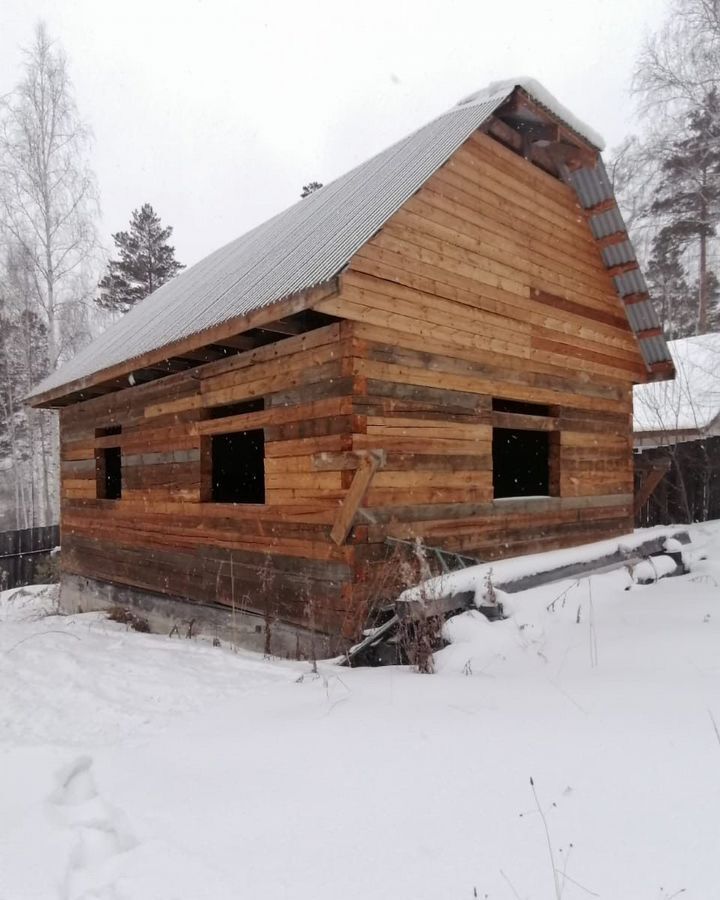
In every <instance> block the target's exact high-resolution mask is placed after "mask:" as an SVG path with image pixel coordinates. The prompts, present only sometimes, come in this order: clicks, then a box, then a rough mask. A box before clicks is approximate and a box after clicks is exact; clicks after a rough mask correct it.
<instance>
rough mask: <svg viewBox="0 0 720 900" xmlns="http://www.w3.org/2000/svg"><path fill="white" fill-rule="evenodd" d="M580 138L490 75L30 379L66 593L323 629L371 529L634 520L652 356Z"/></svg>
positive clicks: (494, 549) (253, 624)
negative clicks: (638, 407)
mask: <svg viewBox="0 0 720 900" xmlns="http://www.w3.org/2000/svg"><path fill="white" fill-rule="evenodd" d="M601 145H602V141H601V139H600V138H599V137H598V136H597V135H596V134H595V133H594V132H593V131H592V130H591V129H590V128H588V127H587V126H586V125H584V124H583V123H582V122H579V121H578V120H576V119H575V118H574V117H573V116H571V114H570V113H569V112H568V111H567V110H566V109H564V108H563V107H562V106H561V105H560V104H559V103H558V102H557V101H556V100H555V99H554V98H553V97H552V96H551V95H550V94H548V93H547V92H546V91H545V90H544V89H543V88H542V87H541V86H540V85H538V84H537V83H535V82H530V81H523V82H521V83H518V82H515V81H511V82H506V83H502V84H495V85H493V86H491V87H490V88H489V89H487V90H484V91H481V92H479V93H477V94H474V95H472V96H470V97H468V98H466V99H465V100H463V101H461V102H460V103H458V104H457V105H456V106H454V107H453V108H452V109H450V110H448V111H447V112H445V113H443V114H442V115H440V116H439V117H438V118H436V119H435V120H434V121H432V122H430V123H429V124H427V125H425V126H424V127H422V128H420V129H419V130H417V131H415V132H414V133H413V134H411V135H410V136H408V137H406V138H405V139H403V140H401V141H399V142H398V143H396V144H394V145H393V146H392V147H390V148H389V149H387V150H385V151H383V152H381V153H379V154H378V155H377V156H375V157H373V158H372V159H370V160H369V161H367V162H365V163H363V164H362V165H360V166H358V167H357V168H355V169H354V170H352V171H351V172H349V173H348V174H346V175H344V176H343V177H341V178H339V179H338V180H336V181H334V182H333V183H331V184H328V185H326V186H325V187H323V188H322V189H321V190H318V191H317V192H315V193H313V194H311V195H310V196H308V197H306V198H304V199H302V200H301V201H300V202H299V203H297V204H295V205H294V206H292V207H291V208H289V209H287V210H286V211H285V212H282V213H280V214H279V215H277V216H275V217H274V218H273V219H271V220H270V221H268V222H266V223H265V224H263V225H261V226H259V227H258V228H255V229H254V230H253V231H251V232H249V233H248V234H246V235H244V236H243V237H240V238H239V239H237V240H236V241H234V242H233V243H231V244H229V245H227V246H226V247H224V248H222V249H220V250H218V251H216V252H215V253H213V254H211V255H210V256H209V257H207V258H206V259H204V260H202V261H201V262H199V263H197V264H196V265H195V266H193V267H192V268H190V269H188V270H187V271H185V272H183V273H182V274H180V275H179V276H177V277H176V278H175V279H173V280H172V281H170V282H169V283H167V284H165V285H164V286H162V287H161V288H160V289H159V290H157V291H156V292H155V293H154V294H152V295H151V296H149V297H148V298H146V299H145V300H144V301H143V302H142V303H140V304H139V305H138V306H137V307H136V308H134V309H133V310H132V311H131V312H130V313H128V314H127V315H126V316H125V317H124V318H123V319H122V320H120V321H119V322H117V323H116V324H114V325H113V326H112V327H111V328H109V329H108V330H107V331H106V332H105V333H104V334H103V335H102V336H101V337H99V338H98V339H97V340H96V341H95V342H94V343H93V344H91V345H90V346H89V347H88V348H87V349H86V350H84V351H83V352H81V353H80V354H79V355H78V356H77V357H75V358H74V359H73V360H71V361H70V362H68V363H67V364H66V365H64V366H63V367H62V368H61V369H60V370H59V371H57V372H56V373H54V374H52V375H51V376H50V377H49V378H47V379H46V380H45V381H44V382H43V383H42V384H40V385H39V386H38V387H37V388H36V390H35V392H34V394H33V396H32V398H31V400H30V402H31V403H32V404H33V405H34V406H36V407H43V408H57V409H59V415H60V441H61V459H62V486H61V490H62V521H61V528H62V567H63V572H64V575H63V588H62V595H63V598H64V601H63V602H64V603H65V605H66V606H67V607H68V608H72V609H74V608H78V607H79V608H88V607H89V606H90V605H91V604H93V603H95V604H96V605H97V604H100V601H101V600H102V601H103V602H106V603H111V602H116V603H117V602H121V603H137V604H139V605H141V606H144V608H145V609H155V610H159V611H161V612H163V613H164V614H165V615H166V617H172V615H173V614H174V611H177V615H178V617H180V616H181V615H182V616H183V617H185V618H186V619H189V620H191V619H195V620H196V621H198V622H201V621H203V620H204V621H208V617H210V618H212V616H213V615H215V616H218V617H221V616H225V617H226V620H227V616H230V615H231V616H232V621H233V623H236V622H237V621H240V620H242V622H243V629H244V636H245V638H246V640H247V641H248V642H252V641H254V642H255V645H257V646H260V647H262V646H263V642H265V643H264V645H265V646H266V647H267V645H268V642H269V636H268V633H269V628H270V626H271V625H272V626H274V627H275V634H278V633H280V632H282V640H283V647H284V649H285V651H286V652H292V647H291V646H290V645H291V643H292V641H293V640H295V641H296V642H297V644H296V648H297V649H298V650H299V651H300V652H302V648H301V639H302V640H305V638H306V637H307V635H308V634H310V633H312V634H315V635H317V636H320V639H321V640H322V646H323V647H324V648H332V647H342V646H343V645H347V643H348V642H351V641H352V640H353V639H354V638H355V637H356V636H357V635H358V633H359V632H360V630H361V629H362V627H363V624H364V622H365V618H366V613H367V607H368V603H369V602H371V601H372V599H373V598H372V596H371V594H372V591H373V588H371V585H372V584H375V583H376V582H374V581H373V573H374V572H375V573H376V572H377V567H378V566H379V565H380V563H381V561H382V560H383V559H385V558H386V557H387V554H388V543H387V541H388V539H399V540H408V541H413V540H415V539H417V538H420V539H422V541H424V542H425V543H426V544H427V545H429V546H432V547H440V548H443V549H445V550H449V551H454V552H458V553H463V554H468V555H471V556H474V557H477V558H479V559H482V560H492V559H496V558H500V557H507V556H513V555H518V554H525V553H532V552H536V551H543V550H549V549H553V548H560V547H567V546H569V545H575V544H581V543H584V542H588V541H594V540H598V539H601V538H607V537H611V536H614V535H618V534H621V533H623V532H627V531H630V530H631V529H632V527H633V465H632V424H631V419H632V391H633V385H634V384H638V383H641V382H647V381H650V380H659V379H667V378H671V377H672V375H673V367H672V361H671V358H670V355H669V353H668V350H667V346H666V344H665V341H664V338H663V335H662V330H661V328H660V326H659V322H658V319H657V317H656V315H655V313H654V311H653V307H652V304H651V302H650V299H649V297H648V293H647V288H646V285H645V281H644V280H643V276H642V274H641V272H640V270H639V268H638V263H637V261H636V258H635V253H634V251H633V247H632V244H631V243H630V241H629V240H628V235H627V233H626V229H625V225H624V224H623V220H622V217H621V215H620V212H619V210H618V207H617V204H616V201H615V198H614V196H613V191H612V188H611V185H610V182H609V180H608V176H607V174H606V171H605V169H604V167H603V162H602V159H601V156H600V150H601ZM374 567H375V568H374ZM274 639H275V638H273V640H274ZM273 649H274V648H273Z"/></svg>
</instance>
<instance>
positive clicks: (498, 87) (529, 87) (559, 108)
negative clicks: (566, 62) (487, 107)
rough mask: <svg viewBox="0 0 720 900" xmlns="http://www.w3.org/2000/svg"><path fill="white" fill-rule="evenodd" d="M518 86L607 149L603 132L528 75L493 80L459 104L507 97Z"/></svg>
mask: <svg viewBox="0 0 720 900" xmlns="http://www.w3.org/2000/svg"><path fill="white" fill-rule="evenodd" d="M516 87H521V88H522V89H523V90H524V91H526V93H528V94H530V96H531V97H532V98H533V100H537V102H538V103H539V104H540V105H541V106H544V107H545V108H546V109H548V110H549V111H550V112H551V113H553V115H555V116H557V118H558V119H560V120H561V121H563V122H564V123H565V124H566V125H567V126H568V127H569V128H571V129H572V130H573V131H574V132H576V133H577V134H579V135H580V136H581V137H584V138H585V140H587V141H589V142H590V143H591V144H593V146H595V147H597V149H598V150H604V149H605V139H604V138H603V136H602V135H601V134H599V133H598V132H597V131H595V129H594V128H591V127H590V126H589V125H588V124H587V123H586V122H583V120H582V119H579V118H578V117H577V116H576V115H574V114H573V113H572V112H570V110H569V109H568V108H567V107H566V106H563V104H562V103H560V101H559V100H558V99H557V97H555V96H554V95H553V94H551V93H550V91H549V90H547V88H545V87H544V86H543V85H542V84H540V82H539V81H537V80H536V79H535V78H530V77H528V76H527V75H521V76H518V77H517V78H509V79H506V80H504V81H493V82H492V83H491V84H489V85H488V86H487V87H486V88H483V90H481V91H476V92H475V93H474V94H470V95H469V96H468V97H465V98H463V99H462V100H460V101H459V102H458V106H468V105H469V104H471V103H485V102H486V101H487V100H488V98H490V97H494V96H497V95H504V96H506V97H507V96H509V95H510V94H511V93H512V92H513V91H514V90H515V88H516Z"/></svg>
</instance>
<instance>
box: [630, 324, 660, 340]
mask: <svg viewBox="0 0 720 900" xmlns="http://www.w3.org/2000/svg"><path fill="white" fill-rule="evenodd" d="M662 336H663V330H662V328H661V327H660V326H659V325H658V326H657V328H645V329H643V330H642V331H636V332H635V337H636V338H637V339H638V340H639V341H642V340H644V339H645V338H654V337H662Z"/></svg>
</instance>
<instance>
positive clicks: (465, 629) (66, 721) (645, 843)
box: [0, 523, 720, 900]
mask: <svg viewBox="0 0 720 900" xmlns="http://www.w3.org/2000/svg"><path fill="white" fill-rule="evenodd" d="M690 530H691V535H692V538H693V547H692V549H691V550H690V552H689V554H688V555H689V561H690V564H691V569H692V571H691V573H690V574H689V575H685V576H682V577H678V578H671V579H666V580H663V581H659V582H658V583H657V584H652V585H647V586H641V585H638V584H637V583H636V582H635V581H633V580H632V578H631V576H630V575H629V573H628V572H626V571H625V570H623V569H620V570H616V571H614V572H610V573H608V574H605V575H597V576H593V577H591V578H583V579H574V580H570V581H567V582H564V583H558V584H552V585H547V586H545V587H543V588H537V589H535V590H531V591H525V592H523V593H521V594H514V595H512V596H510V597H506V598H504V599H505V601H506V603H507V604H508V612H509V614H510V617H509V618H508V619H507V620H505V621H500V622H494V623H492V624H491V623H489V622H488V621H487V620H486V619H485V618H484V617H483V616H481V615H480V613H477V612H473V613H466V614H464V615H461V616H458V617H455V618H454V619H452V620H450V621H449V622H448V623H447V634H448V637H449V638H450V639H451V641H452V643H451V644H450V645H449V646H448V647H446V648H445V649H444V650H442V651H440V652H439V653H438V654H437V658H436V669H437V674H436V675H433V676H421V675H416V674H414V673H412V672H411V671H409V670H408V669H399V668H392V667H389V668H382V669H350V670H348V669H338V668H337V667H335V666H332V665H328V664H323V663H321V664H320V665H319V673H318V674H317V675H314V674H313V673H312V671H311V667H310V665H309V664H307V663H288V662H283V661H279V660H267V659H263V658H262V657H260V656H258V655H254V654H250V653H239V652H238V653H236V652H233V651H232V648H229V647H225V646H223V647H221V648H214V647H212V646H211V645H210V644H209V643H204V642H200V641H193V640H185V639H177V638H172V639H171V638H168V637H165V636H158V635H147V634H137V633H135V632H133V631H128V630H126V628H125V627H124V626H121V625H118V624H115V623H112V622H108V621H107V619H105V618H103V617H102V616H100V615H98V614H89V615H82V616H67V617H60V616H56V615H53V614H52V608H53V607H52V595H51V594H50V593H48V592H47V591H44V590H41V589H32V590H30V591H22V592H6V593H5V594H0V619H1V621H0V758H1V759H2V765H1V766H0V797H2V804H0V898H2V900H197V898H203V897H208V898H212V900H237V898H239V897H251V898H253V900H279V898H292V900H310V898H312V900H337V898H338V897H341V898H343V900H360V898H362V900H367V898H369V897H372V898H373V900H398V898H410V897H411V898H413V900H440V898H442V900H444V898H448V900H455V898H464V897H467V898H472V897H479V898H485V897H486V898H491V900H506V898H512V897H522V898H528V900H536V898H537V900H544V898H550V897H555V896H556V892H555V888H554V877H555V875H554V873H553V867H554V868H556V869H557V873H555V874H557V877H558V880H559V884H560V887H561V888H562V897H563V898H564V900H579V898H587V897H588V896H593V895H595V896H600V897H603V898H612V900H625V898H628V900H629V898H648V900H663V898H664V900H669V898H670V897H672V896H682V897H688V898H698V900H709V898H712V897H715V896H717V885H718V884H720V854H718V852H717V850H718V837H717V836H718V834H719V833H720V779H719V778H718V772H720V735H719V733H718V730H717V724H718V723H720V699H719V698H720V663H719V659H720V657H719V655H718V647H720V588H719V587H718V585H719V584H720V523H711V524H707V525H703V526H692V527H691V529H690ZM703 557H706V558H703ZM48 611H49V612H50V615H47V613H48ZM530 778H532V779H533V781H534V785H533V787H534V789H535V790H536V791H537V799H538V802H539V804H540V808H541V809H542V812H543V814H544V817H545V822H546V824H547V828H548V831H549V835H550V849H551V851H552V865H551V861H550V854H549V848H548V843H547V840H546V834H545V826H544V824H543V819H542V818H541V815H540V813H539V811H538V806H537V805H536V800H535V795H534V794H533V787H531V785H530Z"/></svg>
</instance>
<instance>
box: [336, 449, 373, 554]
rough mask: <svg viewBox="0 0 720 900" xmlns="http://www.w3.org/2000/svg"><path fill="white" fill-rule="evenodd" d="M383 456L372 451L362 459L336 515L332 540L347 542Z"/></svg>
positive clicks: (339, 543)
mask: <svg viewBox="0 0 720 900" xmlns="http://www.w3.org/2000/svg"><path fill="white" fill-rule="evenodd" d="M380 464H381V458H380V454H379V453H377V454H376V453H373V452H370V453H368V455H367V456H366V457H365V458H364V459H362V460H361V461H360V463H359V465H358V467H357V470H356V472H355V477H354V478H353V480H352V484H351V485H350V488H349V489H348V492H347V494H346V495H345V499H344V500H343V502H342V505H341V507H340V509H339V510H338V514H337V516H336V517H335V523H334V525H333V527H332V531H331V532H330V537H331V538H332V540H333V541H334V542H335V543H336V544H337V545H338V546H340V545H341V544H344V543H345V539H346V538H347V536H348V534H350V529H351V528H352V525H353V522H354V521H355V516H356V515H357V511H358V509H359V508H360V504H361V503H362V502H363V499H364V497H365V494H366V493H367V491H368V488H369V487H370V482H371V481H372V480H373V477H374V475H375V472H376V471H377V470H378V468H380Z"/></svg>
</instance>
